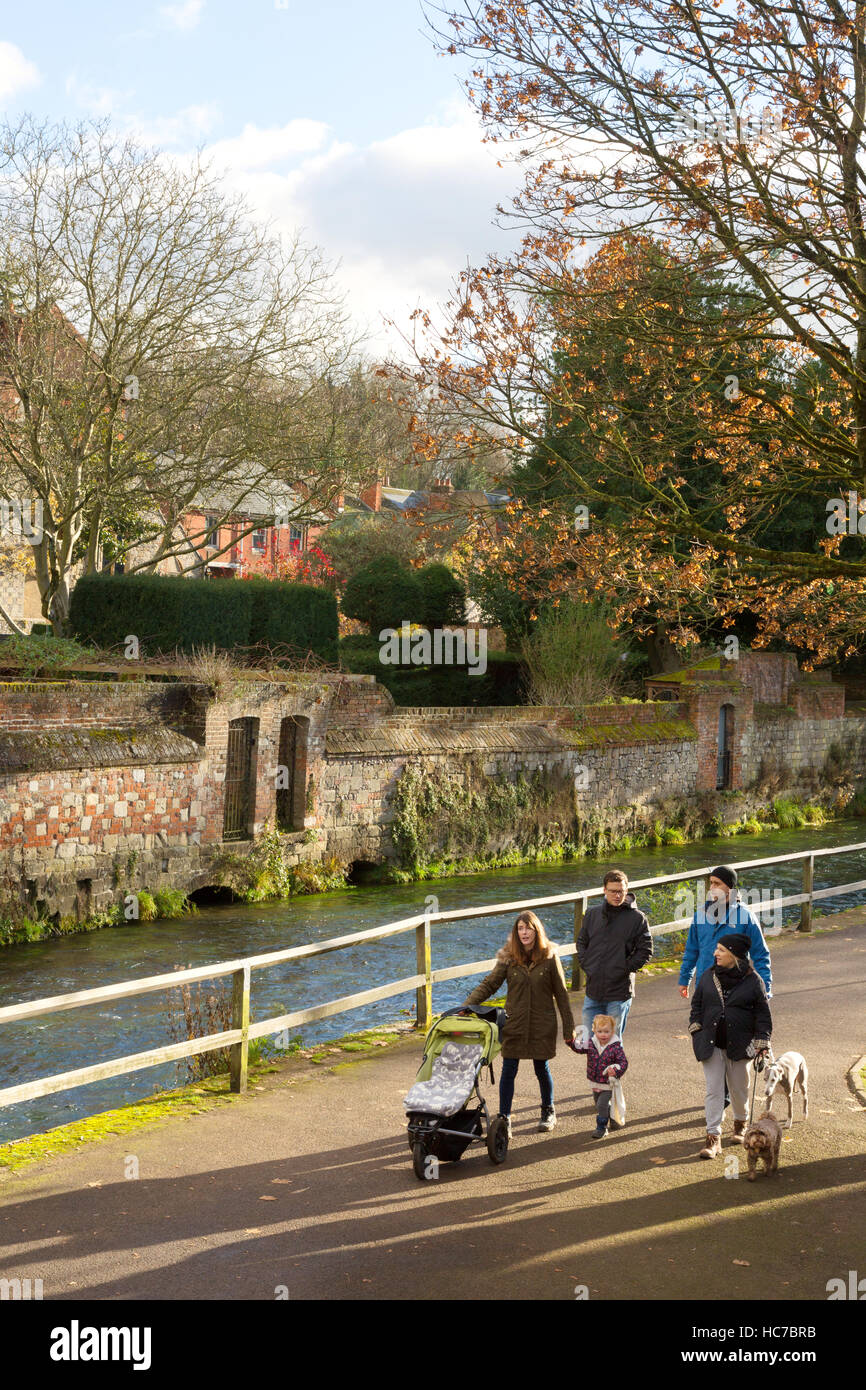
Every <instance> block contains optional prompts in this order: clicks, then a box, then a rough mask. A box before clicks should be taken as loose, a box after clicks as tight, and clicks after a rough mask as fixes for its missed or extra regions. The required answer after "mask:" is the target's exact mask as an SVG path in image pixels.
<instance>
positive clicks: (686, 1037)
mask: <svg viewBox="0 0 866 1390" xmlns="http://www.w3.org/2000/svg"><path fill="white" fill-rule="evenodd" d="M674 1037H675V1038H677V1039H678V1040H679V1041H680V1042H688V1040H689V1035H688V1033H674Z"/></svg>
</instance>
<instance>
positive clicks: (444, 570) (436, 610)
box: [416, 564, 466, 627]
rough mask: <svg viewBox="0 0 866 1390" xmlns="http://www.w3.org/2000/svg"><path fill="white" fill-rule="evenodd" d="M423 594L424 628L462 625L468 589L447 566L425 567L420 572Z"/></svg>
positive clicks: (421, 617) (419, 619)
mask: <svg viewBox="0 0 866 1390" xmlns="http://www.w3.org/2000/svg"><path fill="white" fill-rule="evenodd" d="M418 578H419V579H420V581H421V589H422V592H423V607H422V610H421V616H420V617H419V618H418V619H417V620H416V621H418V622H419V623H422V624H423V625H424V627H447V626H448V625H449V624H453V623H462V622H463V620H464V615H465V612H466V589H465V587H464V586H463V585H462V584H461V583H460V581H459V579H456V578H455V577H454V575H453V574H452V573H451V571H450V569H449V568H448V566H447V565H440V564H432V565H425V566H424V568H423V569H422V570H421V571H419V574H418Z"/></svg>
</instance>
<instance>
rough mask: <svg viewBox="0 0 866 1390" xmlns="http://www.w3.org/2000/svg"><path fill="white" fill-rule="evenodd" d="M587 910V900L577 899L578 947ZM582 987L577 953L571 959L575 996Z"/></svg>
mask: <svg viewBox="0 0 866 1390" xmlns="http://www.w3.org/2000/svg"><path fill="white" fill-rule="evenodd" d="M585 910H586V898H576V899H575V902H574V944H575V946H576V945H577V938H578V937H579V936H580V929H581V927H582V926H583V914H584V911H585ZM580 986H581V971H580V965H579V963H578V959H577V953H576V952H575V954H574V955H573V956H572V958H571V992H572V994H575V993H576V992H577V990H579V989H580Z"/></svg>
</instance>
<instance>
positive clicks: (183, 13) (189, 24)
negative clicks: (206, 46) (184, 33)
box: [159, 0, 205, 29]
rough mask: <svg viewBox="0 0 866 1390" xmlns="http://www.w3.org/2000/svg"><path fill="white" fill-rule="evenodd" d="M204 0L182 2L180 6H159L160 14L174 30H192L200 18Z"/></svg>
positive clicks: (184, 0) (185, 0)
mask: <svg viewBox="0 0 866 1390" xmlns="http://www.w3.org/2000/svg"><path fill="white" fill-rule="evenodd" d="M204 6H205V0H183V3H182V4H180V5H160V7H159V12H160V14H161V15H162V16H163V17H164V18H165V19H166V20H167V21H168V23H169V24H171V25H172V26H173V27H174V28H175V29H194V28H195V27H196V25H197V24H198V22H199V20H200V19H201V17H202V12H203V10H204Z"/></svg>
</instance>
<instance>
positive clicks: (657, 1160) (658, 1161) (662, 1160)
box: [650, 1158, 667, 1163]
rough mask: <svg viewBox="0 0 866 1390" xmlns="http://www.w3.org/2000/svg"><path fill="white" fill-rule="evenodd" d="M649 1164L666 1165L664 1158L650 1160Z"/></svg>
mask: <svg viewBox="0 0 866 1390" xmlns="http://www.w3.org/2000/svg"><path fill="white" fill-rule="evenodd" d="M650 1163H667V1159H666V1158H651V1159H650Z"/></svg>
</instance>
